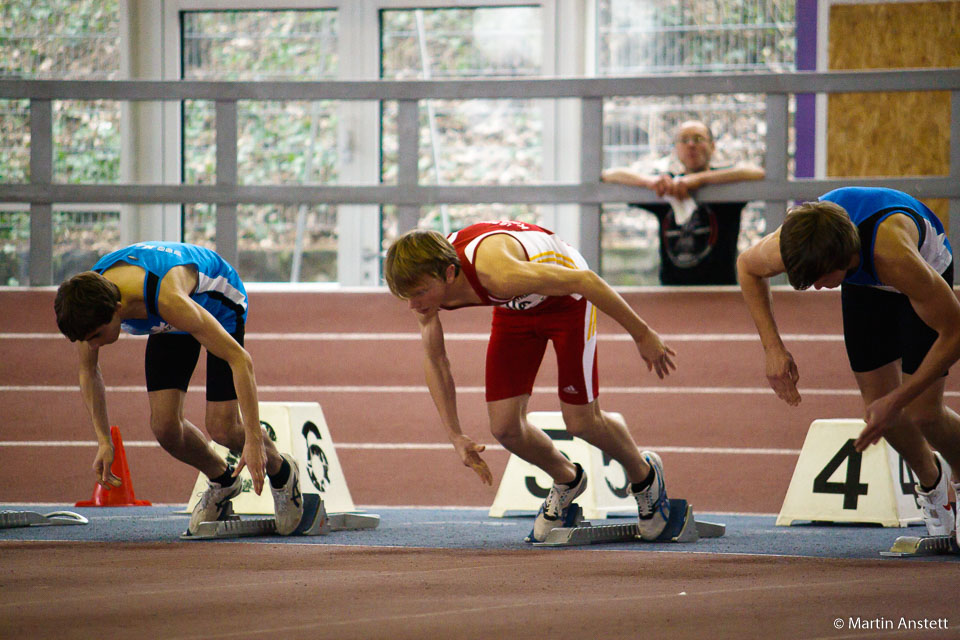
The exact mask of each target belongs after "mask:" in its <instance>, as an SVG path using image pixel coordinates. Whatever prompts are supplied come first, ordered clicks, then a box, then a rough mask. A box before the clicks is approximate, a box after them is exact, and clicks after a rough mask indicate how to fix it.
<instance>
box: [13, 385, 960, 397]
mask: <svg viewBox="0 0 960 640" xmlns="http://www.w3.org/2000/svg"><path fill="white" fill-rule="evenodd" d="M106 389H107V391H109V392H113V393H146V391H147V388H146V387H144V386H139V385H117V386H108V387H107V388H106ZM257 390H258V391H260V392H261V393H423V394H426V393H429V392H428V390H427V387H426V385H422V386H421V385H263V384H262V385H257ZM4 391H6V392H15V393H26V392H37V393H44V392H47V393H60V392H79V391H80V387H79V386H77V385H70V384H64V385H56V384H49V385H47V384H36V385H0V392H4ZM203 391H206V387H205V386H204V385H196V386H191V387H190V390H189V391H188V393H201V392H203ZM555 391H556V387H547V386H544V387H535V388H534V392H536V393H552V392H555ZM600 391H601V393H623V394H657V395H661V394H673V393H679V394H686V393H691V394H700V395H703V394H706V395H744V394H746V395H772V394H773V390H772V389H769V388H766V387H601V389H600ZM457 392H458V393H483V392H484V388H483V387H481V386H474V387H470V386H461V387H457ZM800 393H801V395H811V396H859V395H860V392H859V391H858V390H857V389H800ZM944 395H946V396H958V395H960V391H947V392H945V393H944Z"/></svg>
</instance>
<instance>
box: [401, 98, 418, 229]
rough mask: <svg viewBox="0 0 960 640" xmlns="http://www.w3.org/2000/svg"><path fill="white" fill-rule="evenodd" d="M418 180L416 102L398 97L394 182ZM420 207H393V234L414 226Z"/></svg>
mask: <svg viewBox="0 0 960 640" xmlns="http://www.w3.org/2000/svg"><path fill="white" fill-rule="evenodd" d="M419 181H420V105H419V102H418V101H417V100H399V101H398V105H397V184H398V185H399V186H400V187H416V186H417V184H418V182H419ZM419 220H420V207H418V206H415V205H400V206H399V207H397V234H398V235H399V234H402V233H405V232H407V231H410V230H411V229H415V228H416V227H417V223H418V222H419Z"/></svg>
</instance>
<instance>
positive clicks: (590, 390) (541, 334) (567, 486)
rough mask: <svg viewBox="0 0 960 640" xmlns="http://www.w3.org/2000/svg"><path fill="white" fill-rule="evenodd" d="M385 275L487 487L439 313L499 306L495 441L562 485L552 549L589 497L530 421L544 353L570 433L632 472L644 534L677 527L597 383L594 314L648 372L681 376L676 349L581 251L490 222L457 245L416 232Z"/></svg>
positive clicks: (520, 226)
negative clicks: (623, 333)
mask: <svg viewBox="0 0 960 640" xmlns="http://www.w3.org/2000/svg"><path fill="white" fill-rule="evenodd" d="M384 276H385V278H386V281H387V284H388V286H389V287H390V291H391V292H392V293H393V294H394V295H396V296H397V297H399V298H402V299H404V300H407V301H408V302H409V304H410V308H411V309H412V310H413V311H414V312H415V313H416V315H417V320H418V321H419V323H420V332H421V335H422V339H423V345H424V353H425V371H426V376H427V386H428V387H429V389H430V394H431V396H432V397H433V401H434V404H435V405H436V407H437V410H438V412H439V414H440V418H441V420H442V422H443V425H444V427H445V428H446V430H447V435H448V437H449V438H450V441H451V442H452V443H453V445H454V448H455V449H456V451H457V453H458V454H459V455H460V458H461V459H462V460H463V463H464V464H465V465H466V466H469V467H471V468H472V469H473V470H474V471H476V472H477V474H478V475H479V476H480V478H481V479H482V480H483V481H484V482H486V483H487V484H492V482H493V478H492V475H491V473H490V469H489V468H488V467H487V464H486V463H485V462H484V461H483V459H482V458H481V457H480V455H479V454H480V452H482V451H483V449H484V447H483V446H482V445H478V444H476V442H474V441H473V440H472V439H471V438H469V437H468V436H466V435H464V433H463V431H462V429H461V426H460V420H459V417H458V415H457V404H456V387H455V384H454V381H453V376H452V375H451V372H450V363H449V360H448V359H447V355H446V350H445V348H444V339H443V326H442V325H441V323H440V311H441V310H450V309H458V308H461V307H467V306H478V305H489V306H493V307H494V310H493V323H492V327H491V332H490V342H489V345H488V347H487V360H486V400H487V408H488V413H489V417H490V430H491V433H492V434H493V436H494V437H495V438H496V439H497V441H499V442H500V443H501V444H502V445H503V446H504V447H505V448H506V449H507V450H508V451H510V452H512V453H514V454H515V455H517V456H519V457H520V458H522V459H524V460H526V461H527V462H529V463H531V464H533V465H536V466H537V467H539V468H541V469H543V470H544V471H545V472H546V473H548V474H549V475H550V476H551V477H552V478H553V480H554V485H553V487H552V489H551V491H550V493H549V495H548V496H547V498H546V500H545V501H544V504H543V507H542V508H541V510H540V513H539V514H538V516H537V519H536V521H535V523H534V531H533V537H534V539H536V540H543V539H544V538H545V537H546V535H547V533H549V531H550V530H551V529H553V528H555V527H557V526H559V525H560V524H561V522H562V520H561V515H562V514H563V512H564V510H565V509H566V508H567V507H568V506H570V504H571V503H572V502H573V500H574V499H575V498H576V497H577V496H578V495H580V494H581V493H583V491H584V489H585V488H586V483H587V478H586V475H585V474H584V472H583V469H582V468H581V467H580V465H578V464H575V463H572V462H570V460H568V459H567V458H566V457H564V456H563V454H561V453H560V452H559V451H558V450H557V448H556V447H555V446H554V444H553V441H552V440H551V439H550V437H549V436H547V435H546V434H545V433H544V432H543V431H542V430H540V429H539V428H537V427H535V426H533V425H530V424H528V423H527V421H526V413H527V402H528V401H529V399H530V394H531V393H532V392H533V384H534V380H535V379H536V375H537V371H538V370H539V368H540V362H541V361H542V359H543V355H544V353H545V351H546V347H547V342H553V347H554V350H555V351H556V354H557V363H558V369H559V374H558V377H559V379H558V381H557V394H558V395H559V396H560V408H561V411H562V413H563V419H564V423H565V424H566V427H567V431H569V432H570V433H571V434H572V435H574V436H577V437H580V438H582V439H584V440H586V441H587V442H589V443H591V444H593V445H594V446H596V447H597V448H599V449H600V450H602V451H603V452H605V453H607V454H608V455H610V456H611V457H612V458H613V459H614V460H617V461H618V462H619V463H620V464H621V465H623V468H624V470H625V471H626V474H627V478H628V479H629V480H630V490H631V493H632V494H633V495H634V497H635V498H636V500H637V506H638V513H639V518H640V533H641V535H642V537H643V538H644V539H648V540H653V539H656V538H657V536H659V535H660V533H661V532H662V531H663V529H664V527H665V526H666V522H667V520H668V518H669V501H668V499H667V493H666V489H665V486H664V482H663V467H662V463H661V461H660V458H659V456H657V454H656V453H653V452H650V451H643V452H641V451H640V450H639V449H638V448H637V445H636V443H635V442H634V440H633V437H632V436H631V435H630V432H629V431H628V430H627V427H626V425H625V424H624V423H623V421H622V420H620V419H618V418H617V417H616V416H614V415H613V414H610V413H607V412H604V411H601V409H600V405H599V401H598V400H597V395H598V375H597V351H596V344H597V314H596V310H597V309H599V310H600V311H602V312H604V313H606V314H607V315H609V316H610V317H611V318H613V319H614V320H616V321H617V323H618V324H620V325H621V326H622V327H623V328H624V329H626V330H627V332H629V334H630V335H631V336H632V337H633V339H634V341H635V342H636V346H637V350H638V351H639V352H640V356H641V357H642V358H643V360H644V362H646V364H647V368H648V369H649V370H651V371H655V372H656V374H657V375H658V376H659V377H660V378H663V377H664V376H666V375H669V373H670V371H671V370H672V369H675V368H676V366H675V364H674V362H673V359H672V357H673V356H674V355H676V354H675V352H674V351H673V349H671V348H670V347H668V346H667V345H665V344H664V343H663V341H662V340H661V339H660V336H659V335H657V333H656V332H655V331H653V329H651V328H650V327H649V326H647V324H646V323H645V322H644V321H643V320H642V319H641V318H640V317H639V316H638V315H637V314H636V313H635V312H634V311H633V309H631V308H630V306H629V305H628V304H627V303H626V301H625V300H624V299H623V298H622V297H621V296H620V295H619V294H617V293H616V292H615V291H614V290H613V289H612V288H611V287H610V286H609V285H608V284H607V283H606V282H604V280H603V279H602V278H600V276H598V275H597V274H595V273H593V272H592V271H590V270H589V269H588V268H587V264H586V261H585V260H584V259H583V256H581V255H580V254H579V253H578V252H577V251H576V249H574V248H573V247H571V246H570V245H568V244H567V243H565V242H564V241H563V240H561V239H560V238H558V237H557V236H556V235H555V234H553V233H552V232H551V231H548V230H546V229H543V228H541V227H538V226H536V225H533V224H527V223H523V222H512V221H496V222H481V223H478V224H474V225H470V226H468V227H466V228H464V229H462V230H460V231H458V232H456V233H453V234H451V235H450V236H449V238H444V236H443V235H441V234H439V233H437V232H435V231H423V230H414V231H411V232H409V233H407V234H405V235H403V236H401V237H400V238H399V239H398V240H397V241H396V242H395V243H394V244H393V245H392V246H391V247H390V249H389V251H388V252H387V258H386V261H385V263H384Z"/></svg>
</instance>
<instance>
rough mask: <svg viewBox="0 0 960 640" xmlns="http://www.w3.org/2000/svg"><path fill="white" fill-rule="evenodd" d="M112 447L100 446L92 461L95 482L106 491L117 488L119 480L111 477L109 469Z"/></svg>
mask: <svg viewBox="0 0 960 640" xmlns="http://www.w3.org/2000/svg"><path fill="white" fill-rule="evenodd" d="M113 454H114V452H113V445H112V444H102V445H100V447H99V448H98V449H97V457H96V458H94V460H93V472H94V473H95V474H97V482H99V483H100V484H101V485H103V487H105V488H107V489H112V488H113V487H119V486H120V485H121V484H122V483H121V482H120V478H118V477H117V476H115V475H113V471H111V469H110V467H112V466H113Z"/></svg>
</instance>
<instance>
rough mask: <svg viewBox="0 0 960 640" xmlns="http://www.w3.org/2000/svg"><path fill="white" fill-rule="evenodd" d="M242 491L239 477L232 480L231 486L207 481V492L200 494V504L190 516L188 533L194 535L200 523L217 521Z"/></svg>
mask: <svg viewBox="0 0 960 640" xmlns="http://www.w3.org/2000/svg"><path fill="white" fill-rule="evenodd" d="M242 489H243V480H242V479H241V478H240V476H237V477H236V478H234V479H233V484H228V485H225V486H223V485H219V484H217V483H216V482H209V481H208V482H207V490H206V491H204V492H203V493H202V494H200V502H198V503H197V504H196V506H195V507H194V508H193V513H191V514H190V525H189V527H188V529H187V530H188V531H189V532H190V533H196V532H197V527H199V526H200V523H202V522H214V521H216V520H219V519H220V516H221V515H222V514H223V511H224V509H226V508H227V507H228V506H229V505H230V501H231V500H233V499H234V498H236V497H237V496H238V495H240V491H241V490H242Z"/></svg>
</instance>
